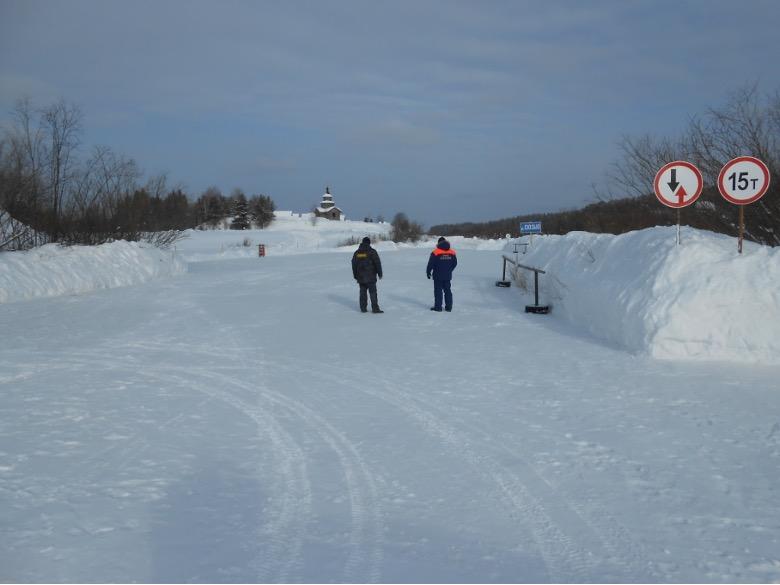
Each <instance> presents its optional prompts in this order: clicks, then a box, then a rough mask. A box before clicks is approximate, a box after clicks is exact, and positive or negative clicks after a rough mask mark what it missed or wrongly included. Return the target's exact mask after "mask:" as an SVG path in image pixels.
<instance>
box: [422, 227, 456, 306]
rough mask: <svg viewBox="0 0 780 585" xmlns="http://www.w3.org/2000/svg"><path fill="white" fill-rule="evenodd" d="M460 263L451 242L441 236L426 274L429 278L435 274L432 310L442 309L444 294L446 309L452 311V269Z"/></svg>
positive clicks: (429, 261) (432, 253) (429, 260)
mask: <svg viewBox="0 0 780 585" xmlns="http://www.w3.org/2000/svg"><path fill="white" fill-rule="evenodd" d="M457 265H458V257H457V256H456V255H455V250H454V249H452V248H450V243H449V242H448V241H447V240H445V239H444V238H439V243H438V244H437V245H436V249H435V250H434V251H433V252H431V256H430V258H428V267H427V268H426V269H425V274H426V275H427V276H428V278H431V275H433V306H432V307H431V311H441V300H442V296H444V310H445V311H448V312H449V311H452V289H451V288H450V284H451V281H452V271H453V270H455V267H456V266H457Z"/></svg>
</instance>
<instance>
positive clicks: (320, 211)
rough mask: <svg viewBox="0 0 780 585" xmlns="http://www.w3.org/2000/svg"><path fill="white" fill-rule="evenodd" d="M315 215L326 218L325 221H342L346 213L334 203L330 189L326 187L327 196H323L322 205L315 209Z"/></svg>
mask: <svg viewBox="0 0 780 585" xmlns="http://www.w3.org/2000/svg"><path fill="white" fill-rule="evenodd" d="M314 215H316V216H317V217H324V218H325V219H333V220H335V221H340V220H341V219H342V217H344V212H343V211H341V209H339V208H338V207H336V204H335V203H334V202H333V195H331V194H330V187H325V194H324V195H323V196H322V201H320V204H319V205H318V206H317V207H315V208H314Z"/></svg>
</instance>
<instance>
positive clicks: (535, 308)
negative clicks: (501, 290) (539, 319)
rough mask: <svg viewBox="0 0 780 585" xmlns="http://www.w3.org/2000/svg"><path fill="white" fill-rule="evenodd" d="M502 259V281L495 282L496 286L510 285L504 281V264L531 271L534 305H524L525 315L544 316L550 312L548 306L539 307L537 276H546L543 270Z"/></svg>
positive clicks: (505, 258) (509, 259)
mask: <svg viewBox="0 0 780 585" xmlns="http://www.w3.org/2000/svg"><path fill="white" fill-rule="evenodd" d="M503 258H504V275H503V277H502V278H503V280H497V281H496V286H503V287H508V286H509V285H510V283H509V281H508V280H507V279H506V263H507V262H509V263H511V264H514V265H515V266H517V267H518V268H524V269H526V270H532V271H533V273H534V304H533V305H526V306H525V312H526V313H540V314H544V315H546V314H547V313H549V312H550V307H549V305H540V304H539V274H546V272H545V271H544V270H542V269H541V268H534V267H533V266H526V265H525V264H520V263H519V262H515V261H514V260H512V259H511V258H507V257H506V256H504V257H503Z"/></svg>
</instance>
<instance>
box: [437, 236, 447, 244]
mask: <svg viewBox="0 0 780 585" xmlns="http://www.w3.org/2000/svg"><path fill="white" fill-rule="evenodd" d="M446 241H447V238H445V237H444V236H442V237H440V238H439V241H438V242H436V243H437V244H441V243H442V242H446Z"/></svg>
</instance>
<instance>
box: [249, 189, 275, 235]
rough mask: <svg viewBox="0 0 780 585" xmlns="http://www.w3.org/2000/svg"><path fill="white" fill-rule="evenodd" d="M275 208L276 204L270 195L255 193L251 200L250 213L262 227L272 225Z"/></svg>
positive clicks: (254, 220)
mask: <svg viewBox="0 0 780 585" xmlns="http://www.w3.org/2000/svg"><path fill="white" fill-rule="evenodd" d="M275 210H276V204H274V201H273V199H271V198H270V197H269V196H268V195H255V196H254V197H252V199H250V200H249V214H250V216H251V218H252V221H253V222H254V223H255V224H257V227H259V228H260V229H264V228H266V227H268V226H269V225H271V222H273V220H274V211H275Z"/></svg>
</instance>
